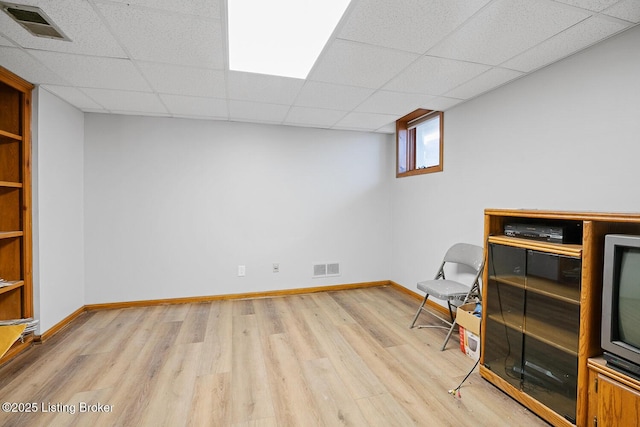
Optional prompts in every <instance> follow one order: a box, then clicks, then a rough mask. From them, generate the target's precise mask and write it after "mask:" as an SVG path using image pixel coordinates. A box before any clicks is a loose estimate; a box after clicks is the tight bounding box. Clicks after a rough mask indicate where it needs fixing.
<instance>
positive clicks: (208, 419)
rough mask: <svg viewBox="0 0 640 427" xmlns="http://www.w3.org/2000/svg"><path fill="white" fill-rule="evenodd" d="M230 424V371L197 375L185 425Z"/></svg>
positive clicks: (193, 426) (195, 426)
mask: <svg viewBox="0 0 640 427" xmlns="http://www.w3.org/2000/svg"><path fill="white" fill-rule="evenodd" d="M231 424H232V421H231V372H224V373H219V374H212V375H204V376H199V377H197V378H196V379H195V386H194V391H193V398H192V400H191V405H190V416H189V417H187V426H189V427H201V426H229V425H231Z"/></svg>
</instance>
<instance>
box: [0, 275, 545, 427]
mask: <svg viewBox="0 0 640 427" xmlns="http://www.w3.org/2000/svg"><path fill="white" fill-rule="evenodd" d="M418 303H419V302H418V301H416V300H415V299H414V298H412V297H411V296H409V295H407V294H405V293H402V292H399V291H398V290H396V289H394V288H392V287H376V288H368V289H353V290H345V291H339V292H324V293H312V294H307V295H292V296H281V297H274V298H266V299H256V300H250V299H247V300H227V301H224V300H222V301H213V302H207V303H199V304H184V305H175V306H173V305H162V306H153V307H133V308H127V309H117V310H104V311H91V312H87V313H84V314H82V315H81V316H79V317H78V318H76V319H75V320H74V321H73V322H72V323H71V325H69V327H67V328H65V329H63V330H62V331H60V332H58V333H57V334H56V335H55V336H53V337H52V338H50V339H49V340H47V341H46V342H45V343H44V344H42V345H36V346H33V347H32V348H31V349H29V350H28V351H27V352H25V353H24V354H22V355H20V356H18V357H17V358H15V359H14V360H12V361H10V362H9V363H7V364H5V365H3V366H0V396H2V397H3V399H4V400H5V401H17V402H30V401H34V400H35V401H37V402H38V404H39V405H42V404H43V403H44V404H45V405H46V404H49V403H51V404H52V405H56V404H62V405H65V404H66V405H76V406H75V407H76V409H77V405H78V404H79V402H86V403H88V404H91V403H94V404H95V403H101V404H103V405H111V406H112V407H113V412H112V413H84V414H80V413H75V414H70V413H65V412H63V413H54V412H49V413H44V414H43V413H42V412H40V413H37V414H13V413H10V414H7V413H0V426H11V427H23V426H24V427H32V426H36V427H38V426H43V427H44V426H47V427H49V426H63V425H64V426H87V425H90V426H91V427H101V426H124V427H129V426H157V425H171V426H233V427H235V426H264V427H273V426H287V427H288V426H292V425H304V426H307V425H310V426H313V425H318V426H335V425H354V426H395V425H398V426H410V425H416V426H423V425H429V426H431V425H434V426H446V425H453V426H456V427H467V426H469V427H472V426H473V427H476V426H478V425H488V424H490V425H495V426H513V425H523V426H524V425H526V426H543V425H546V423H544V422H543V421H541V420H540V419H539V418H537V417H536V416H535V415H533V414H532V413H530V412H529V411H527V410H526V409H525V408H523V407H522V406H520V405H519V404H518V403H517V402H515V401H514V400H512V399H511V398H509V397H508V396H507V395H505V394H504V393H502V392H501V391H500V390H498V389H497V388H495V387H493V386H492V385H491V384H489V383H488V382H486V381H484V380H483V379H481V378H480V376H479V374H478V373H477V372H474V373H473V374H471V376H470V377H469V379H468V380H467V382H466V383H465V384H464V386H463V387H462V389H461V395H462V398H457V397H452V396H451V395H449V394H448V393H447V391H448V390H449V389H451V388H453V387H455V386H457V384H458V383H459V382H460V381H461V380H462V379H463V378H464V376H465V375H466V373H467V372H468V371H469V370H470V369H471V368H472V367H473V360H471V359H470V358H468V357H467V356H466V355H464V354H463V353H461V352H460V350H459V348H458V343H457V340H458V337H457V335H454V336H453V337H452V338H451V344H450V345H449V346H448V348H447V350H446V351H444V352H441V351H440V350H439V349H440V345H441V343H442V340H443V339H444V336H445V333H446V331H445V330H441V329H409V328H408V324H409V322H410V321H411V318H412V316H413V313H414V312H415V310H416V309H417V306H418ZM424 320H427V319H426V318H425V319H424ZM435 322H437V321H435Z"/></svg>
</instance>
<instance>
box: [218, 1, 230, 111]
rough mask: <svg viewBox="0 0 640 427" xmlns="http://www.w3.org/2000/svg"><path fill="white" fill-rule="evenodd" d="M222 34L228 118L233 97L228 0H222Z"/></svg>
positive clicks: (223, 71)
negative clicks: (230, 95) (230, 75)
mask: <svg viewBox="0 0 640 427" xmlns="http://www.w3.org/2000/svg"><path fill="white" fill-rule="evenodd" d="M220 35H221V38H222V40H220V42H221V44H222V50H223V52H222V68H223V70H222V73H223V79H224V96H225V105H226V107H227V120H230V117H231V99H229V94H230V93H231V90H230V88H229V72H230V71H231V70H230V69H229V6H228V0H220Z"/></svg>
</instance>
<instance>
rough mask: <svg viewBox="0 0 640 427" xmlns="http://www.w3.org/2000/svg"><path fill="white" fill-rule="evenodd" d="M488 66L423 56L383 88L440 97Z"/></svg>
mask: <svg viewBox="0 0 640 427" xmlns="http://www.w3.org/2000/svg"><path fill="white" fill-rule="evenodd" d="M489 68H491V67H489V66H487V65H481V64H474V63H469V62H462V61H454V60H451V59H444V58H435V57H432V56H425V57H423V58H420V59H419V60H418V61H416V62H415V63H414V64H413V65H411V66H410V67H409V68H408V69H407V70H405V71H404V72H402V73H400V74H399V75H398V76H397V77H396V78H394V79H393V80H392V81H391V82H389V83H388V84H387V85H385V86H384V89H385V90H390V91H396V92H406V93H422V94H427V95H442V94H444V93H446V92H448V91H450V90H451V89H453V88H454V87H456V86H459V85H461V84H462V83H465V82H467V81H468V80H471V79H472V78H474V77H476V76H477V75H480V74H482V73H484V72H485V71H487V70H489Z"/></svg>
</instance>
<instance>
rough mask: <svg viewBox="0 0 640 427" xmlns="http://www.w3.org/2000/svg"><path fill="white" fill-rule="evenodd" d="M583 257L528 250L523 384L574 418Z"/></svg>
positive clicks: (559, 411)
mask: <svg viewBox="0 0 640 427" xmlns="http://www.w3.org/2000/svg"><path fill="white" fill-rule="evenodd" d="M580 271H581V261H580V259H579V258H572V257H566V256H563V255H557V254H550V253H545V252H538V251H533V250H528V251H527V274H526V282H525V291H526V306H525V316H524V317H525V327H524V332H525V334H524V343H523V347H524V353H523V360H524V366H523V384H522V389H523V390H524V391H526V392H527V394H529V395H530V396H531V397H534V398H535V399H537V400H539V401H540V402H542V403H544V404H545V405H546V406H548V407H549V408H551V409H553V410H554V411H556V412H557V413H558V414H560V415H562V416H564V417H565V418H566V419H568V420H570V421H572V422H573V423H575V418H576V399H577V392H578V386H577V384H578V378H577V377H578V338H579V330H580Z"/></svg>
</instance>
